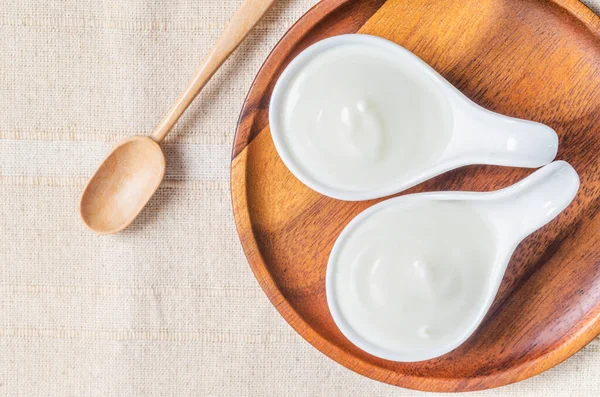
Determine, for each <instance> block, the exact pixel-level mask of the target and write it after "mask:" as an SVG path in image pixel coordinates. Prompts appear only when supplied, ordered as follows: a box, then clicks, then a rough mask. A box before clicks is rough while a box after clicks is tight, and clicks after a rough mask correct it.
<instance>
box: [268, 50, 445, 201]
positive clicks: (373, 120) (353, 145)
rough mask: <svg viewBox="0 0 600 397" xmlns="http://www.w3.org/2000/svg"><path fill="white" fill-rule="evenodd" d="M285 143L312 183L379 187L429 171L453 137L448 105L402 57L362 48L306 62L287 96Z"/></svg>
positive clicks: (331, 52)
mask: <svg viewBox="0 0 600 397" xmlns="http://www.w3.org/2000/svg"><path fill="white" fill-rule="evenodd" d="M283 97H284V100H283V106H282V111H281V112H282V114H281V115H280V117H282V125H283V127H284V134H283V135H284V140H285V144H286V145H287V146H288V151H289V152H290V154H291V156H292V158H293V161H294V162H295V163H296V165H297V166H298V167H300V168H302V169H303V170H304V171H305V173H307V174H308V175H309V176H310V178H312V179H314V180H316V181H319V182H320V183H322V184H325V185H327V186H329V187H332V188H337V189H344V190H355V191H359V190H365V189H376V188H380V187H382V186H385V185H386V184H388V183H390V182H393V181H395V180H398V179H405V178H407V177H410V176H412V175H416V174H418V173H420V172H421V171H422V170H423V169H425V168H427V166H428V165H430V164H431V163H432V161H433V160H435V159H436V158H437V157H438V156H439V155H440V154H441V153H442V151H443V150H444V149H445V147H446V146H447V145H448V142H449V140H450V126H451V122H450V121H449V118H450V117H451V116H450V112H449V105H448V103H447V102H446V100H445V99H444V98H443V97H442V96H441V95H440V92H439V91H438V88H437V87H435V86H434V85H433V83H432V82H431V81H430V80H429V78H428V76H426V75H423V72H422V71H421V70H416V68H414V67H410V66H408V65H407V64H406V63H403V62H401V60H400V61H399V60H398V55H397V54H389V53H388V52H386V51H385V50H384V49H381V48H377V47H374V46H368V45H363V44H349V45H342V46H339V47H335V48H332V49H328V50H326V51H324V52H323V53H321V54H318V55H317V56H316V57H314V58H313V59H311V60H310V61H308V62H307V63H306V64H305V65H304V67H303V68H302V69H301V71H300V72H298V73H297V75H296V76H295V78H294V79H293V80H292V82H291V83H290V84H289V85H288V87H286V94H285V95H284V96H283Z"/></svg>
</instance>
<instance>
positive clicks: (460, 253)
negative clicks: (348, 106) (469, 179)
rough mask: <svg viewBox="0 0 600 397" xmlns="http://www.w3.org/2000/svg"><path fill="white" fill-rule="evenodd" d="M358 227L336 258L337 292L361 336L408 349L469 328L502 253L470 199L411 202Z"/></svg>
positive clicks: (444, 340) (452, 338)
mask: <svg viewBox="0 0 600 397" xmlns="http://www.w3.org/2000/svg"><path fill="white" fill-rule="evenodd" d="M351 230H352V231H351V233H350V235H349V236H347V238H346V239H345V240H344V241H343V242H342V245H341V247H340V248H341V249H340V251H338V255H337V257H336V258H335V260H334V263H333V264H332V266H334V269H335V271H334V275H333V277H334V278H333V279H334V288H333V293H334V294H335V298H336V301H337V305H338V309H339V310H340V312H341V314H342V316H343V317H344V319H345V320H346V322H347V324H348V325H349V326H350V327H351V329H353V330H354V331H355V332H356V333H357V334H358V335H359V336H360V337H361V338H363V339H364V340H366V341H368V342H370V343H371V344H372V345H375V346H378V347H379V348H382V349H385V350H387V351H393V352H403V353H407V352H418V351H423V350H425V349H427V350H428V351H429V350H432V349H437V348H443V346H445V345H447V344H448V343H453V342H456V341H458V340H460V338H461V337H462V336H463V335H464V334H465V333H466V332H467V331H469V328H470V327H472V325H473V323H474V321H475V320H476V318H477V316H478V314H479V313H480V312H481V310H482V309H483V306H484V304H485V300H486V294H487V291H488V289H489V285H490V280H491V275H492V273H493V266H494V263H495V261H496V256H497V248H496V245H495V238H494V234H493V231H492V229H491V228H489V227H488V224H487V222H486V221H485V219H484V218H482V217H481V216H480V215H479V214H478V212H477V211H476V210H475V209H474V208H472V207H471V206H470V204H468V203H466V202H462V201H436V200H426V201H420V202H417V201H414V202H406V203H403V204H399V205H396V206H392V207H389V208H386V209H382V210H381V211H379V212H376V213H375V214H373V215H372V216H370V217H368V218H366V219H365V220H364V221H362V222H361V223H360V224H359V225H358V226H357V227H355V228H353V229H351ZM328 293H329V292H328Z"/></svg>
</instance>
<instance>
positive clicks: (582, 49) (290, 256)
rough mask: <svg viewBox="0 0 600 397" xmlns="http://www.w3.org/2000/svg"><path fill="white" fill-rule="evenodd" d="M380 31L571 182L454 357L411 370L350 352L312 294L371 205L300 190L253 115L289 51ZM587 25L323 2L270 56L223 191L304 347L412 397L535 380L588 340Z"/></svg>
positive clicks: (502, 179)
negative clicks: (517, 123)
mask: <svg viewBox="0 0 600 397" xmlns="http://www.w3.org/2000/svg"><path fill="white" fill-rule="evenodd" d="M357 31H358V32H361V33H369V34H374V35H377V36H381V37H384V38H387V39H390V40H392V41H395V42H396V43H398V44H400V45H402V46H404V47H406V48H408V49H409V50H411V51H412V52H414V53H415V54H416V55H418V56H419V57H421V58H422V59H424V60H425V61H426V62H428V63H429V64H430V65H431V66H433V67H434V68H435V69H436V70H437V71H438V72H440V73H441V74H442V75H443V76H444V77H445V78H446V79H448V80H449V81H450V82H451V83H452V84H454V85H455V86H456V87H458V88H459V89H460V90H461V91H462V92H463V93H465V94H466V95H467V96H468V97H469V98H471V99H472V100H474V101H475V102H476V103H478V104H480V105H482V106H485V107H486V108H488V109H490V110H494V111H497V112H500V113H503V114H506V115H509V116H514V117H521V118H526V119H532V120H535V121H540V122H543V123H546V124H548V125H550V126H551V127H553V128H554V129H555V130H556V131H557V132H558V134H559V136H560V150H559V154H558V159H562V160H566V161H568V162H569V163H571V164H572V165H573V166H574V167H575V169H576V170H577V171H578V172H579V174H580V176H581V181H582V186H581V189H580V192H579V194H578V196H577V198H576V199H575V202H574V204H573V205H571V206H570V207H569V208H568V209H567V211H565V212H564V213H562V214H561V215H560V216H559V217H558V218H557V219H556V220H554V221H553V222H552V223H551V224H549V225H547V226H546V227H544V228H543V229H542V230H540V231H538V232H537V233H535V234H534V235H532V236H530V237H529V238H527V239H526V240H525V241H524V242H523V243H522V244H521V245H520V246H519V248H518V249H517V251H516V253H515V255H514V256H513V258H512V260H511V262H510V265H509V267H508V269H507V273H506V276H505V278H504V281H503V283H502V286H501V288H500V291H499V293H498V295H497V297H496V300H495V302H494V304H493V306H492V308H491V310H490V312H489V314H488V316H487V317H486V319H485V320H484V322H483V323H482V325H481V327H480V328H479V329H478V330H477V331H476V333H475V334H474V335H473V336H472V337H471V338H470V339H469V340H468V341H467V342H466V343H465V344H464V345H462V346H461V347H459V348H458V349H456V350H455V351H453V352H451V353H449V354H447V355H445V356H442V357H440V358H437V359H434V360H429V361H425V362H420V363H394V362H390V361H386V360H382V359H378V358H375V357H373V356H370V355H368V354H367V353H365V352H363V351H361V350H360V349H358V348H356V347H355V346H353V345H352V344H351V343H350V342H348V341H347V340H346V339H345V338H344V337H343V335H342V334H341V332H340V331H339V330H338V329H337V327H336V326H335V324H334V322H333V319H332V318H331V315H330V314H329V310H328V308H327V303H326V298H325V270H326V264H327V260H328V257H329V253H330V251H331V248H332V246H333V243H334V242H335V240H336V238H337V236H338V235H339V233H340V232H341V230H342V229H343V228H344V227H345V226H346V225H347V223H348V222H349V221H350V220H351V219H352V218H353V217H354V216H356V215H357V214H358V213H360V212H361V211H362V210H364V209H366V208H368V207H370V206H371V205H373V204H374V203H376V202H378V201H370V202H359V203H352V202H341V201H337V200H333V199H329V198H327V197H324V196H321V195H319V194H318V193H316V192H314V191H312V190H310V189H308V188H307V187H305V186H304V185H303V184H302V183H300V182H299V181H298V180H297V179H296V178H295V177H294V176H292V175H291V173H290V172H289V171H288V170H287V169H286V167H285V166H284V165H283V163H282V161H281V159H280V158H279V156H278V155H277V152H276V151H275V148H274V146H273V142H272V140H271V135H270V133H269V129H268V125H267V118H268V104H269V98H270V93H271V90H272V87H273V85H274V83H275V82H276V80H277V78H278V76H279V74H280V73H281V71H282V70H283V68H284V67H285V65H287V63H289V62H290V61H291V59H293V57H294V56H295V55H297V54H298V53H299V52H300V51H301V50H302V49H304V48H306V47H307V46H308V45H310V44H312V43H314V42H315V41H318V40H320V39H322V38H325V37H329V36H333V35H336V34H341V33H350V32H357ZM599 151H600V18H598V17H597V16H596V15H595V14H594V13H593V12H592V11H591V10H589V9H587V8H586V7H585V6H584V5H583V4H581V3H580V2H578V1H576V0H523V1H519V2H515V1H510V0H489V1H485V2H481V1H479V0H464V1H460V2H447V1H443V0H410V1H409V0H389V1H387V2H383V1H369V0H325V1H323V2H322V3H320V4H319V5H317V6H316V7H315V8H313V9H312V10H311V11H309V12H308V13H307V14H306V15H305V16H304V17H303V18H302V19H301V20H300V21H299V22H298V23H297V24H296V25H295V26H294V27H293V28H292V29H291V30H290V31H289V32H288V33H287V35H286V36H285V37H284V38H283V39H282V41H281V42H280V43H279V44H278V46H277V47H276V48H275V50H274V51H273V53H272V54H271V55H270V57H269V59H268V60H267V61H266V62H265V65H264V67H263V68H262V69H261V71H260V72H259V74H258V76H257V78H256V81H255V82H254V84H253V86H252V88H251V90H250V93H249V95H248V98H247V100H246V104H245V106H244V109H243V111H242V115H241V118H240V123H239V127H238V131H237V135H236V139H235V144H234V149H233V160H232V166H231V192H232V200H233V209H234V214H235V218H236V223H237V227H238V232H239V235H240V239H241V242H242V245H243V247H244V250H245V252H246V255H247V257H248V261H249V263H250V265H251V267H252V269H253V271H254V273H255V275H256V277H257V279H258V281H259V283H260V284H261V286H262V288H263V289H264V291H265V292H266V294H267V295H268V296H269V298H270V299H271V302H272V303H273V304H274V305H275V307H276V308H277V309H278V310H279V312H280V313H281V314H282V316H283V317H284V318H285V319H286V320H287V321H288V322H289V323H290V324H291V325H292V326H293V327H294V328H295V329H296V330H297V331H298V332H299V333H300V334H301V335H302V336H303V337H304V338H305V339H306V340H307V341H309V342H310V343H311V344H313V345H314V346H315V347H316V348H317V349H319V350H320V351H321V352H323V353H325V354H326V355H328V356H329V357H331V358H332V359H334V360H336V361H337V362H339V363H340V364H342V365H344V366H346V367H348V368H350V369H352V370H354V371H356V372H358V373H361V374H363V375H365V376H368V377H370V378H373V379H376V380H379V381H382V382H386V383H390V384H394V385H398V386H402V387H407V388H412V389H420V390H429V391H470V390H480V389H486V388H492V387H497V386H501V385H505V384H508V383H512V382H516V381H519V380H522V379H525V378H527V377H530V376H533V375H535V374H538V373H540V372H542V371H545V370H546V369H548V368H550V367H552V366H554V365H556V364H558V363H559V362H561V361H563V360H564V359H566V358H567V357H569V356H571V355H572V354H574V353H575V352H577V351H578V350H579V349H581V348H582V347H583V346H585V345H586V344H587V343H588V342H589V341H591V340H592V339H593V338H594V337H596V336H597V335H598V333H600V234H599V233H597V230H598V228H600V216H599V214H598V212H599V209H600V207H599V204H600V173H599V172H600V169H599V167H600V160H599V159H598V155H597V153H598V152H599ZM531 172H532V171H531V170H523V169H510V168H501V167H492V166H472V167H465V168H462V169H459V170H455V171H452V172H449V173H447V174H444V175H441V176H439V177H437V178H435V179H432V180H430V181H428V182H425V183H423V184H421V185H419V186H417V187H415V188H413V189H411V190H409V191H408V192H405V194H406V193H415V192H421V191H436V190H474V191H488V190H495V189H499V188H502V187H506V186H508V185H510V184H512V183H515V182H517V181H518V180H520V179H522V178H523V177H525V176H527V175H528V174H530V173H531Z"/></svg>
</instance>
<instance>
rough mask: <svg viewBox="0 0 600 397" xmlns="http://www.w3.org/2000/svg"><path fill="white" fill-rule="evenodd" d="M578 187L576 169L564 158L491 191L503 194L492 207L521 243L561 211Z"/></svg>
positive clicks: (501, 224)
mask: <svg viewBox="0 0 600 397" xmlns="http://www.w3.org/2000/svg"><path fill="white" fill-rule="evenodd" d="M578 190H579V175H577V172H576V171H575V169H573V167H571V165H569V164H568V163H566V162H564V161H555V162H554V163H551V164H548V165H547V166H545V167H544V168H541V169H539V170H538V171H536V172H534V173H533V174H531V175H530V176H529V177H527V178H525V179H523V180H522V181H521V182H519V183H517V184H515V185H513V186H511V187H509V188H506V189H504V190H502V191H500V192H493V193H491V194H492V195H494V196H495V195H499V196H500V197H499V199H497V200H494V201H492V202H491V203H490V207H488V209H489V210H491V211H492V214H493V216H494V217H495V219H496V222H497V223H498V224H499V225H500V226H501V227H503V228H504V229H505V231H506V235H507V236H511V239H513V240H515V241H514V242H516V243H519V242H520V241H521V240H522V239H524V238H525V237H527V236H528V235H530V234H531V233H533V232H534V231H536V230H537V229H539V228H541V227H542V226H544V225H545V224H546V223H548V222H550V221H551V220H552V219H554V218H555V217H556V216H557V215H558V214H560V213H561V212H562V211H563V210H564V209H565V208H566V207H567V206H568V205H569V204H570V203H571V202H572V201H573V199H574V198H575V196H576V194H577V191H578Z"/></svg>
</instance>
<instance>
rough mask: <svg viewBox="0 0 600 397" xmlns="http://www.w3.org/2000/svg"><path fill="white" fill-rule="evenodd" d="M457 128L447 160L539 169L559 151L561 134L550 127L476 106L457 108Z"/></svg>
mask: <svg viewBox="0 0 600 397" xmlns="http://www.w3.org/2000/svg"><path fill="white" fill-rule="evenodd" d="M457 102H458V101H457ZM461 102H464V101H461ZM454 126H455V133H454V138H453V141H452V142H451V146H452V147H449V148H448V150H447V151H446V157H447V158H446V159H444V160H446V161H452V160H456V159H467V160H468V163H472V164H492V165H502V166H509V167H526V168H537V167H541V166H543V165H546V164H548V163H550V162H551V161H552V160H554V158H555V156H556V153H557V151H558V135H557V134H556V132H555V131H554V130H553V129H552V128H550V127H548V126H547V125H544V124H540V123H535V122H533V121H528V120H521V119H516V118H512V117H507V116H503V115H500V114H497V113H494V112H490V111H489V110H486V109H484V108H482V107H479V106H477V105H475V104H473V103H463V104H462V105H461V106H458V107H457V108H456V109H455V112H454Z"/></svg>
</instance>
